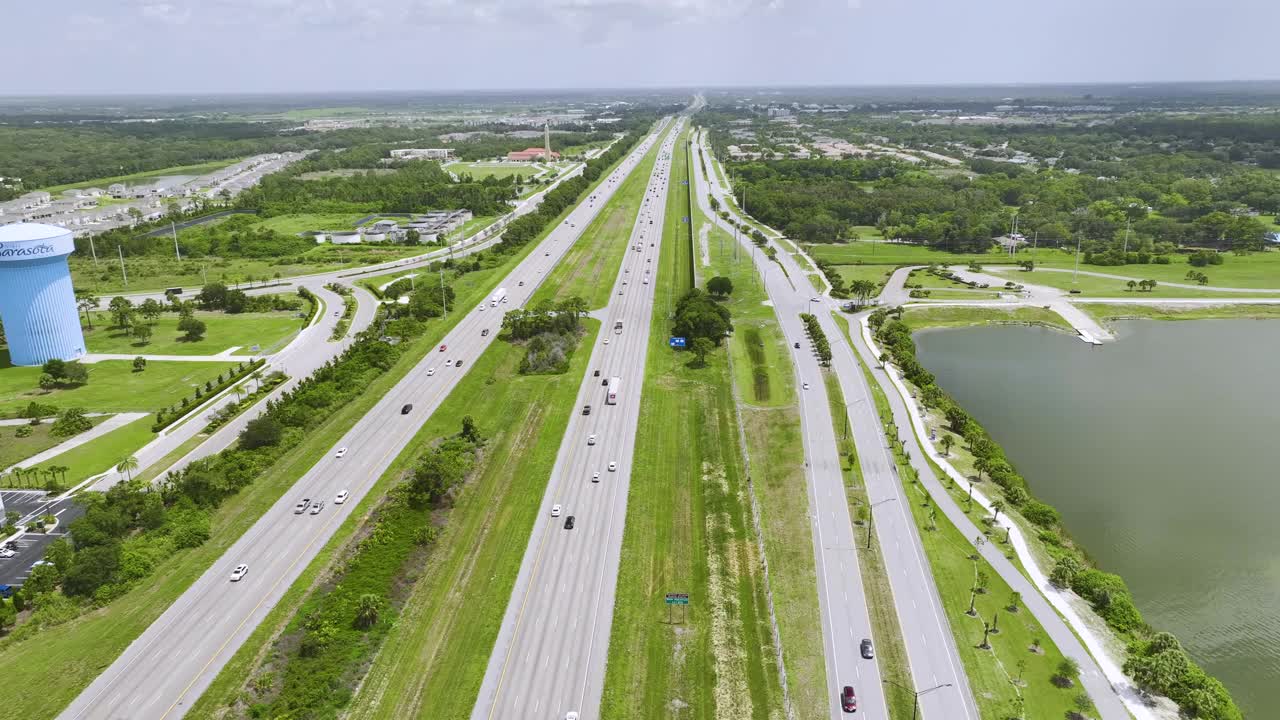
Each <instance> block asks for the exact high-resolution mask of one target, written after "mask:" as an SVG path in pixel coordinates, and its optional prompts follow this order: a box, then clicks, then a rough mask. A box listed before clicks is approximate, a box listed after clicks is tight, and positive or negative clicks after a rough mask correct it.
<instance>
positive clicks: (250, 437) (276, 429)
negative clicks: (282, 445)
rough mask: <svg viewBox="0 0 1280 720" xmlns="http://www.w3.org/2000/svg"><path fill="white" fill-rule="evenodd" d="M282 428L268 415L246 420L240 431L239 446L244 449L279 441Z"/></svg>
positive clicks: (282, 432)
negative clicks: (246, 422)
mask: <svg viewBox="0 0 1280 720" xmlns="http://www.w3.org/2000/svg"><path fill="white" fill-rule="evenodd" d="M283 434H284V428H282V427H281V426H280V423H279V422H277V421H276V420H275V418H273V417H271V416H270V415H260V416H258V417H256V418H254V419H252V420H250V421H249V422H248V424H246V425H245V426H244V430H241V431H240V447H242V448H244V449H245V450H253V449H254V448H260V447H267V446H269V445H275V444H277V443H279V442H280V438H281V436H282V435H283Z"/></svg>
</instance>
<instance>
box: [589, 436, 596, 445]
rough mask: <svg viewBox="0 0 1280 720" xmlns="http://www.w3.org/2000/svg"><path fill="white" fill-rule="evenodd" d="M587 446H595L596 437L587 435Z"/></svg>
mask: <svg viewBox="0 0 1280 720" xmlns="http://www.w3.org/2000/svg"><path fill="white" fill-rule="evenodd" d="M587 444H588V445H595V444H596V436H595V435H588V436H587Z"/></svg>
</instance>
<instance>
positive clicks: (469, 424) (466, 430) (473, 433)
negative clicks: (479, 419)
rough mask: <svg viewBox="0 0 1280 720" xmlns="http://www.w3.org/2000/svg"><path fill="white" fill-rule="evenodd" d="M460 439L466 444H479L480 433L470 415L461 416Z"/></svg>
mask: <svg viewBox="0 0 1280 720" xmlns="http://www.w3.org/2000/svg"><path fill="white" fill-rule="evenodd" d="M460 434H461V436H462V438H463V439H465V440H466V441H467V442H470V443H476V444H479V442H480V431H479V430H478V429H477V428H476V421H475V418H473V417H471V416H470V415H463V416H462V432H461V433H460Z"/></svg>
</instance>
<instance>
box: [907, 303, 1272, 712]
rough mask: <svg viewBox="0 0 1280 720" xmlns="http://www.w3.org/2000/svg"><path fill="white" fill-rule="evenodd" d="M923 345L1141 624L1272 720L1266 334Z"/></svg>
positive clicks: (941, 380) (968, 338) (1140, 330)
mask: <svg viewBox="0 0 1280 720" xmlns="http://www.w3.org/2000/svg"><path fill="white" fill-rule="evenodd" d="M1116 329H1117V334H1118V336H1119V340H1118V341H1117V342H1114V343H1108V344H1106V345H1103V346H1101V347H1098V348H1094V347H1092V346H1090V345H1087V344H1086V343H1083V342H1081V341H1080V340H1078V339H1076V338H1073V337H1069V336H1067V335H1064V334H1061V333H1058V332H1055V331H1052V330H1047V329H1043V328H1032V327H1021V326H991V327H976V328H960V329H946V330H926V331H923V332H921V333H918V334H917V335H916V344H917V347H918V357H919V359H920V362H922V363H923V364H924V365H925V367H927V368H929V370H931V371H932V372H933V373H934V374H935V375H936V376H937V379H938V384H939V385H941V386H942V387H943V388H945V389H946V390H947V392H949V393H950V394H951V395H952V396H953V397H955V398H956V400H958V401H959V402H960V404H961V405H962V406H964V408H965V409H966V410H968V411H969V413H970V414H971V415H973V416H974V418H976V419H977V420H978V421H979V422H981V423H982V424H983V426H984V427H986V428H987V430H988V431H989V432H990V433H991V435H992V437H993V438H994V439H995V440H996V441H998V442H999V443H1000V444H1001V445H1002V446H1003V447H1004V449H1005V452H1006V454H1007V455H1008V457H1009V459H1010V461H1011V462H1013V464H1014V465H1015V466H1016V467H1017V468H1018V470H1019V471H1020V472H1021V473H1022V474H1023V476H1024V477H1026V479H1027V482H1028V483H1029V484H1030V485H1031V488H1032V490H1033V492H1034V494H1035V495H1036V496H1038V497H1040V498H1041V499H1042V500H1044V501H1045V502H1048V503H1050V504H1052V505H1054V506H1055V507H1057V508H1058V510H1060V511H1061V512H1062V518H1063V524H1064V525H1065V526H1066V528H1067V529H1068V531H1069V532H1070V533H1071V535H1072V536H1073V537H1074V538H1075V539H1076V540H1077V541H1078V542H1079V543H1080V544H1081V545H1082V546H1083V547H1084V548H1085V549H1086V550H1087V552H1088V553H1089V554H1090V556H1091V557H1093V558H1094V559H1095V560H1096V561H1097V563H1098V565H1099V566H1100V567H1101V568H1102V569H1104V570H1107V571H1109V572H1114V573H1118V574H1119V575H1120V576H1121V577H1123V578H1124V579H1125V581H1126V582H1127V583H1128V585H1129V588H1130V589H1131V590H1132V591H1133V594H1134V599H1135V601H1136V602H1137V605H1138V607H1139V608H1140V609H1141V610H1142V613H1143V616H1144V617H1145V618H1146V620H1147V622H1148V623H1150V624H1151V625H1153V626H1154V627H1156V628H1157V629H1161V630H1169V631H1171V632H1173V633H1174V634H1176V635H1177V636H1178V638H1179V639H1180V640H1181V641H1182V643H1183V646H1184V647H1186V649H1187V650H1188V651H1189V652H1190V653H1191V655H1192V657H1193V658H1194V659H1195V660H1196V661H1197V662H1199V663H1200V664H1201V665H1203V666H1204V667H1205V669H1206V670H1207V671H1208V672H1209V673H1210V674H1212V675H1215V676H1217V677H1218V678H1219V679H1220V680H1222V681H1223V682H1224V683H1225V684H1226V685H1227V687H1228V688H1229V689H1230V690H1231V692H1232V695H1233V696H1234V697H1235V698H1236V701H1237V702H1238V703H1239V704H1240V706H1241V708H1242V709H1243V710H1244V712H1245V714H1246V715H1247V716H1252V717H1269V716H1271V715H1270V713H1271V712H1276V709H1277V708H1280V682H1277V680H1278V679H1280V522H1277V510H1278V509H1280V472H1278V471H1277V463H1276V454H1277V451H1278V450H1280V378H1277V376H1276V371H1277V368H1278V367H1280V321H1274V320H1272V321H1251V320H1196V321H1179V322H1160V321H1141V320H1138V321H1126V322H1121V323H1117V324H1116Z"/></svg>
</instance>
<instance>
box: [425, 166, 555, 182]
mask: <svg viewBox="0 0 1280 720" xmlns="http://www.w3.org/2000/svg"><path fill="white" fill-rule="evenodd" d="M444 169H445V170H448V171H449V172H451V173H454V174H456V175H460V176H461V175H470V176H471V177H472V178H474V179H476V180H483V179H485V178H487V177H493V178H499V179H502V178H509V177H516V176H522V177H524V178H525V179H528V178H531V177H533V176H534V175H537V174H538V170H537V169H536V168H534V167H532V166H531V165H530V164H529V163H487V162H474V163H469V162H451V163H449V164H448V165H445V166H444Z"/></svg>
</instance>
